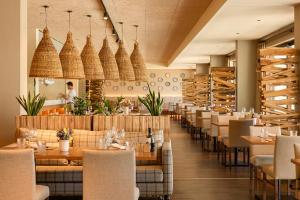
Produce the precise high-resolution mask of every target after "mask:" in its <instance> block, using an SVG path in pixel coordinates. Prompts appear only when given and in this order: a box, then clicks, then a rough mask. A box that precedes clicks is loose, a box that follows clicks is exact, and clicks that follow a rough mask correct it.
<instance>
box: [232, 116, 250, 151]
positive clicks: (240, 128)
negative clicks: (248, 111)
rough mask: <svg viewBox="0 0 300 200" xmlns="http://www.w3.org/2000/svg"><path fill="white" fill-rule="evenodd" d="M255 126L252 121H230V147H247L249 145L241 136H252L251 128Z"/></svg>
mask: <svg viewBox="0 0 300 200" xmlns="http://www.w3.org/2000/svg"><path fill="white" fill-rule="evenodd" d="M252 125H253V120H252V119H242V120H241V119H240V120H230V121H229V138H228V139H229V140H228V146H229V147H247V146H248V144H247V143H246V142H245V141H244V140H243V139H242V138H241V136H249V135H250V126H252Z"/></svg>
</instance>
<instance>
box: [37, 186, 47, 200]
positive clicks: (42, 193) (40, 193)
mask: <svg viewBox="0 0 300 200" xmlns="http://www.w3.org/2000/svg"><path fill="white" fill-rule="evenodd" d="M48 197H49V188H48V187H47V186H44V185H36V189H35V199H34V200H45V199H46V198H48Z"/></svg>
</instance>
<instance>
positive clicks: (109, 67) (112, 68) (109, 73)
mask: <svg viewBox="0 0 300 200" xmlns="http://www.w3.org/2000/svg"><path fill="white" fill-rule="evenodd" d="M106 30H107V21H106V24H105V38H104V40H103V46H102V48H101V50H100V52H99V54H98V56H99V58H100V61H101V64H102V67H103V72H104V77H105V80H119V79H120V76H119V71H118V65H117V62H116V59H115V56H114V54H113V52H112V50H111V49H110V47H109V44H108V40H107V34H106Z"/></svg>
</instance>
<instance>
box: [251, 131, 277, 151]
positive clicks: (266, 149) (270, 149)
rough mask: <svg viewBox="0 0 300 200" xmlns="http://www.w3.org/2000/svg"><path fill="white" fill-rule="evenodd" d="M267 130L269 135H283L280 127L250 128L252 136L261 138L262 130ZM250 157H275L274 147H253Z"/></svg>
mask: <svg viewBox="0 0 300 200" xmlns="http://www.w3.org/2000/svg"><path fill="white" fill-rule="evenodd" d="M263 128H264V129H265V130H267V132H268V133H269V134H272V135H275V136H276V135H281V128H280V127H279V126H271V127H269V126H268V127H267V126H250V135H251V136H261V131H262V129H263ZM250 155H251V156H254V155H274V145H251V146H250Z"/></svg>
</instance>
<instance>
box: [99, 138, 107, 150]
mask: <svg viewBox="0 0 300 200" xmlns="http://www.w3.org/2000/svg"><path fill="white" fill-rule="evenodd" d="M98 149H106V146H105V140H104V139H103V138H100V139H99V145H98Z"/></svg>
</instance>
